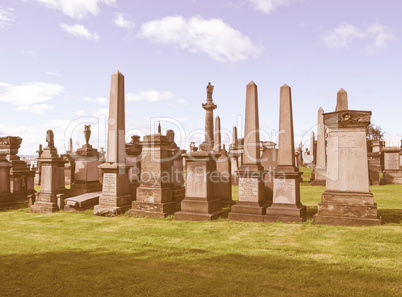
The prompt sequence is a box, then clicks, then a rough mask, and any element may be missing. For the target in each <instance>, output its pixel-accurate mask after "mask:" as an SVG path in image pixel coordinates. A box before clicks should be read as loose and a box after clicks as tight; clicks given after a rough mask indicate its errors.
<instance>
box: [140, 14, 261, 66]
mask: <svg viewBox="0 0 402 297" xmlns="http://www.w3.org/2000/svg"><path fill="white" fill-rule="evenodd" d="M138 37H139V38H146V39H150V40H151V41H153V42H156V43H170V44H176V45H178V46H179V47H180V48H182V49H186V50H188V51H189V52H192V53H197V52H202V53H205V54H207V55H208V56H210V57H211V58H212V59H213V60H217V61H242V60H246V59H248V58H249V57H250V56H257V55H258V54H259V53H260V52H261V48H260V47H258V46H256V45H254V44H253V42H251V40H250V38H249V37H248V36H246V35H243V34H242V33H241V32H240V31H238V30H235V29H233V28H232V27H230V26H229V25H228V24H226V23H224V22H223V21H222V20H221V19H210V20H204V19H203V18H202V17H200V16H194V17H192V18H191V19H188V20H186V19H184V18H183V17H182V16H167V17H164V18H162V19H158V20H153V21H150V22H147V23H145V24H143V25H142V26H141V29H140V32H139V34H138Z"/></svg>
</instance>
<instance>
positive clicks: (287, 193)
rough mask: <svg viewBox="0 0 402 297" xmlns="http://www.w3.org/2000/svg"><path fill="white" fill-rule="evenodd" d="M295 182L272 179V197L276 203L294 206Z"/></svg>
mask: <svg viewBox="0 0 402 297" xmlns="http://www.w3.org/2000/svg"><path fill="white" fill-rule="evenodd" d="M295 182H296V181H295V180H294V179H282V178H275V179H274V197H276V203H284V204H294V203H295V202H296V201H294V199H295V197H296V183H295Z"/></svg>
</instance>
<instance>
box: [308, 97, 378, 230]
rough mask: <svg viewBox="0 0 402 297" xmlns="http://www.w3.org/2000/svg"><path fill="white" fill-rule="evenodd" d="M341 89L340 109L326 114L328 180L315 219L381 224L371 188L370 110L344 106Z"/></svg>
mask: <svg viewBox="0 0 402 297" xmlns="http://www.w3.org/2000/svg"><path fill="white" fill-rule="evenodd" d="M341 91H342V92H341ZM341 91H340V92H339V93H338V102H337V107H336V109H339V110H338V111H335V112H331V113H325V114H324V121H325V125H326V126H327V127H328V162H327V174H326V176H327V184H326V189H325V192H324V193H323V194H322V196H321V203H319V204H318V212H317V214H316V215H315V216H314V223H315V224H328V225H352V226H363V225H380V224H381V219H379V218H378V213H377V204H376V203H374V196H373V194H372V193H371V192H370V188H369V172H368V162H367V144H366V129H367V126H368V125H369V124H370V117H371V111H359V110H347V109H346V110H345V109H344V108H347V97H346V96H347V95H346V92H345V91H344V90H343V89H341ZM340 94H341V97H343V102H342V104H340V100H339V98H340V96H339V95H340Z"/></svg>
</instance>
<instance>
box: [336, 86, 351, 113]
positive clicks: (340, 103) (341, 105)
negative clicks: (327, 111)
mask: <svg viewBox="0 0 402 297" xmlns="http://www.w3.org/2000/svg"><path fill="white" fill-rule="evenodd" d="M341 110H348V94H347V93H346V91H345V90H344V89H340V90H339V91H338V94H337V95H336V108H335V111H341Z"/></svg>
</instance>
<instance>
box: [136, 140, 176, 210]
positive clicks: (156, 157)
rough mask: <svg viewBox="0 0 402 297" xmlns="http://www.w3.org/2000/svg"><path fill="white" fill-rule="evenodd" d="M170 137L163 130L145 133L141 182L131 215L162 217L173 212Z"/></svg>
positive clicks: (174, 204) (174, 203)
mask: <svg viewBox="0 0 402 297" xmlns="http://www.w3.org/2000/svg"><path fill="white" fill-rule="evenodd" d="M169 145H170V142H168V140H167V137H166V136H164V135H161V134H159V133H158V134H152V135H146V136H144V140H143V141H142V161H141V184H140V186H139V187H138V188H137V198H136V201H133V202H132V206H131V209H130V210H129V211H128V214H129V215H135V216H147V217H160V218H164V217H167V216H168V215H172V214H173V213H174V212H175V211H176V202H175V201H174V200H173V196H172V188H173V185H172V178H171V168H172V160H171V159H170V158H169V156H168V146H169Z"/></svg>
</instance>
